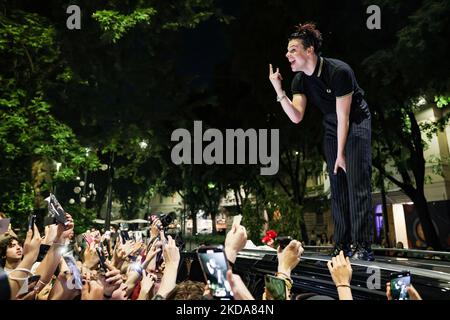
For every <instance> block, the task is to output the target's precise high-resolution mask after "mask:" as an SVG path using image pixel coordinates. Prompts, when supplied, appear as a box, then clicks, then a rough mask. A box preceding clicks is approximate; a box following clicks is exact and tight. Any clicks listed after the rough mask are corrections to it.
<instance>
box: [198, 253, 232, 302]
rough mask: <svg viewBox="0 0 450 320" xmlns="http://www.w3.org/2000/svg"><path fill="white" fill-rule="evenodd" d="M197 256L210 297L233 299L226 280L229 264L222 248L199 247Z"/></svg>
mask: <svg viewBox="0 0 450 320" xmlns="http://www.w3.org/2000/svg"><path fill="white" fill-rule="evenodd" d="M197 255H198V260H199V261H200V265H201V267H202V270H203V275H204V276H205V279H206V282H207V283H208V286H209V289H210V290H211V293H212V296H213V297H214V298H216V299H222V300H231V299H233V292H232V291H231V287H230V284H229V283H228V280H227V271H228V269H229V264H228V260H227V257H226V255H225V251H224V248H223V246H204V247H200V248H198V249H197Z"/></svg>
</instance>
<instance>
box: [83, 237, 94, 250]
mask: <svg viewBox="0 0 450 320" xmlns="http://www.w3.org/2000/svg"><path fill="white" fill-rule="evenodd" d="M83 238H84V240H86V243H87V245H88V247H90V246H91V243H92V242H93V241H94V239H93V238H92V237H91V236H90V235H86V234H83Z"/></svg>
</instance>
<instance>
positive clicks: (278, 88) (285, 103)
mask: <svg viewBox="0 0 450 320" xmlns="http://www.w3.org/2000/svg"><path fill="white" fill-rule="evenodd" d="M269 80H270V82H271V83H272V86H273V88H274V89H275V92H276V93H277V101H278V102H280V103H281V106H282V107H283V110H284V112H285V113H286V114H287V115H288V117H289V119H291V121H292V122H294V123H300V122H301V121H302V120H303V116H304V115H305V109H306V101H307V100H306V96H305V95H304V94H295V95H294V97H293V98H292V100H291V99H289V97H288V96H287V95H286V92H285V91H283V88H282V85H281V81H282V80H283V77H282V76H281V74H280V69H278V68H277V70H276V71H275V72H273V67H272V65H269Z"/></svg>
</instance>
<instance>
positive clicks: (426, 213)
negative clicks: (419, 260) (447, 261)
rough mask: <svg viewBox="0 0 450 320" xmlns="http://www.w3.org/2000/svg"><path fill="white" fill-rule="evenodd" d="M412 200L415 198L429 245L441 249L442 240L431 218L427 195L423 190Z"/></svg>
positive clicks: (413, 197) (413, 198)
mask: <svg viewBox="0 0 450 320" xmlns="http://www.w3.org/2000/svg"><path fill="white" fill-rule="evenodd" d="M411 200H413V202H414V204H415V206H416V210H417V215H418V216H419V220H420V223H421V224H422V230H423V234H424V236H425V240H426V242H427V246H430V247H433V249H434V250H441V249H442V247H441V242H440V240H439V237H438V235H437V232H436V229H435V228H434V225H433V222H432V220H431V216H430V210H429V208H428V202H427V199H426V198H425V195H424V194H423V192H422V193H420V192H417V193H416V194H415V195H413V196H412V197H411Z"/></svg>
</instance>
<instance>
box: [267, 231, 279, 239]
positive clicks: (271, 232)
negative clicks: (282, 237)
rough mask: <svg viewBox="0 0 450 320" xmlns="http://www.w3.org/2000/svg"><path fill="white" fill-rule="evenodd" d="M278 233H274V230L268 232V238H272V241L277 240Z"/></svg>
mask: <svg viewBox="0 0 450 320" xmlns="http://www.w3.org/2000/svg"><path fill="white" fill-rule="evenodd" d="M277 235H278V234H277V233H276V232H275V231H274V230H269V231H267V232H266V236H267V237H270V238H272V239H274V240H275V238H276V237H277Z"/></svg>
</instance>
